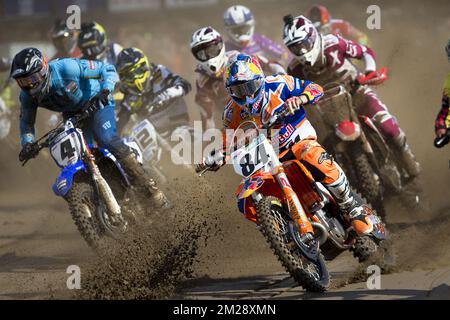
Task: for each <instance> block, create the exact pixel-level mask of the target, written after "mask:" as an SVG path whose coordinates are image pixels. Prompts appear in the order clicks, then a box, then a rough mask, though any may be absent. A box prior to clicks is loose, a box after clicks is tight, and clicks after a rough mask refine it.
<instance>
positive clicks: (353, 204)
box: [291, 138, 373, 235]
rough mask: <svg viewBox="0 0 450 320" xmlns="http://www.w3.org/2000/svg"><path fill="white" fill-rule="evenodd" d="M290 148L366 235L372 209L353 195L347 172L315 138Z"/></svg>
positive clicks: (369, 227) (355, 227)
mask: <svg viewBox="0 0 450 320" xmlns="http://www.w3.org/2000/svg"><path fill="white" fill-rule="evenodd" d="M291 151H292V153H293V154H294V156H295V158H297V159H298V160H300V162H301V163H302V164H303V165H304V166H305V167H306V168H307V169H308V170H309V171H310V172H311V174H312V175H313V177H314V179H315V180H316V181H318V182H321V183H323V185H324V186H325V187H326V188H327V189H328V190H329V191H330V193H331V194H332V195H333V197H334V199H335V200H336V202H337V204H338V205H339V207H340V209H341V211H342V212H343V213H344V214H348V216H349V218H350V221H351V223H352V226H353V229H354V230H355V231H356V233H357V234H358V235H363V234H368V233H370V232H372V230H373V224H372V222H371V221H370V219H369V218H368V216H367V214H370V209H369V208H368V207H366V206H363V205H362V203H360V202H359V201H358V199H356V198H355V197H354V195H353V192H352V190H351V187H350V184H349V182H348V180H347V177H346V176H345V173H344V171H342V169H341V167H340V166H339V165H338V164H337V163H336V162H335V161H334V160H333V158H332V157H331V156H330V155H329V154H328V153H327V152H326V151H325V149H324V148H323V147H322V146H321V145H320V144H319V143H318V142H317V141H316V139H315V138H310V139H305V140H302V141H300V142H299V143H296V144H295V145H294V146H292V148H291Z"/></svg>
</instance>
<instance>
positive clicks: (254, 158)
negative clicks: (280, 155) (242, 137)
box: [231, 135, 276, 178]
mask: <svg viewBox="0 0 450 320" xmlns="http://www.w3.org/2000/svg"><path fill="white" fill-rule="evenodd" d="M274 156H276V155H274V151H273V148H272V145H271V144H270V142H269V141H267V139H266V138H265V137H264V136H261V135H260V136H258V137H257V138H255V139H254V140H253V141H252V142H251V143H250V144H249V145H248V146H246V147H242V148H240V149H238V150H236V151H234V152H233V153H232V154H231V161H232V163H233V166H234V171H236V173H237V174H239V175H241V176H243V177H246V178H247V177H249V176H251V175H252V174H254V173H255V172H256V171H258V170H261V169H262V168H264V167H265V166H266V165H267V164H268V163H269V161H270V160H271V159H272V158H273V157H274Z"/></svg>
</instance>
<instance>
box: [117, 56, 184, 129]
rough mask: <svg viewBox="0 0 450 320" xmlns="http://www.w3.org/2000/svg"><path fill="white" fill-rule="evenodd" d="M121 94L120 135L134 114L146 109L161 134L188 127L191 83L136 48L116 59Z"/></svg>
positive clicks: (118, 125) (118, 124)
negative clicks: (150, 59) (152, 60)
mask: <svg viewBox="0 0 450 320" xmlns="http://www.w3.org/2000/svg"><path fill="white" fill-rule="evenodd" d="M117 72H118V73H119V76H120V87H119V89H120V91H121V92H122V93H123V94H124V98H123V100H122V101H121V103H120V111H119V113H118V115H117V116H118V118H119V121H118V123H117V127H118V129H119V132H120V131H122V129H123V127H124V126H125V125H126V124H127V122H128V121H129V119H130V116H131V115H132V114H133V113H140V112H142V111H145V110H146V107H149V106H154V107H155V108H156V110H150V116H149V117H148V118H149V120H150V121H151V122H152V123H153V125H154V126H155V128H156V129H157V130H158V132H160V133H161V132H166V131H171V130H174V129H176V128H178V127H180V126H184V125H188V124H189V114H188V109H187V105H186V102H185V101H184V99H183V96H185V95H187V94H188V93H189V91H190V90H191V85H190V83H189V82H188V81H187V80H185V79H183V78H182V77H180V76H179V75H177V74H174V73H172V72H171V71H170V70H169V69H168V68H166V67H165V66H163V65H160V64H154V63H149V61H148V59H147V56H146V55H145V54H144V53H143V52H142V51H141V50H140V49H137V48H126V49H123V50H122V52H121V53H120V54H119V56H118V58H117Z"/></svg>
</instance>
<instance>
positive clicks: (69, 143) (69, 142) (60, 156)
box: [50, 130, 82, 168]
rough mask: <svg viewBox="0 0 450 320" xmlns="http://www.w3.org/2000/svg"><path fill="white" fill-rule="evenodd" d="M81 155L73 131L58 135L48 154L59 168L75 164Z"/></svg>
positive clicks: (76, 137)
mask: <svg viewBox="0 0 450 320" xmlns="http://www.w3.org/2000/svg"><path fill="white" fill-rule="evenodd" d="M81 153H82V146H81V143H80V139H79V138H78V133H77V132H76V131H74V130H70V131H65V132H62V133H60V134H59V135H58V136H57V137H56V138H55V139H54V140H53V142H52V145H51V147H50V154H51V155H52V157H53V159H54V160H55V162H56V164H57V165H58V166H59V167H61V168H64V167H67V166H68V165H71V164H74V163H76V162H77V161H78V160H79V159H80V154H81Z"/></svg>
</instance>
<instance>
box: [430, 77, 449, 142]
mask: <svg viewBox="0 0 450 320" xmlns="http://www.w3.org/2000/svg"><path fill="white" fill-rule="evenodd" d="M449 96H450V75H449V76H448V77H447V81H446V82H445V84H444V93H443V94H442V103H441V110H440V111H439V113H438V115H437V117H436V121H435V124H434V128H435V131H436V133H438V131H443V130H445V129H447V128H450V102H449Z"/></svg>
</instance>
